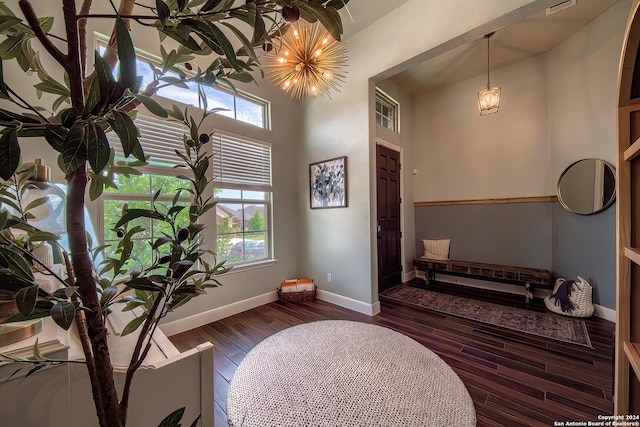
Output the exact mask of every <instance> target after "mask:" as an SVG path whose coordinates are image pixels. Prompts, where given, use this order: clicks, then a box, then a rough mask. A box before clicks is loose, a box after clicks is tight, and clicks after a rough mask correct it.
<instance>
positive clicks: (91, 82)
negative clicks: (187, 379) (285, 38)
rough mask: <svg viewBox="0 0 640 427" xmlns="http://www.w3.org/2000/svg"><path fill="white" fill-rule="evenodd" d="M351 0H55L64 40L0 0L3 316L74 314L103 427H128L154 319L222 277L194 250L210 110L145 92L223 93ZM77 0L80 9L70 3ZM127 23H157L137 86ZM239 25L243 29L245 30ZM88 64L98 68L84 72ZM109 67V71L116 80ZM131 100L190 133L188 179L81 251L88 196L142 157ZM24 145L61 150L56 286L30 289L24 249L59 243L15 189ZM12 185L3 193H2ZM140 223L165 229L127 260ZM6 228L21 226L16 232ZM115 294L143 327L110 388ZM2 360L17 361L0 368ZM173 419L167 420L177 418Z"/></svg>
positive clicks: (205, 202) (131, 170)
mask: <svg viewBox="0 0 640 427" xmlns="http://www.w3.org/2000/svg"><path fill="white" fill-rule="evenodd" d="M347 1H348V0H246V1H244V0H243V1H236V0H155V1H154V2H149V4H147V3H146V2H145V4H138V3H135V2H134V0H121V1H120V4H119V5H118V6H116V5H115V4H114V2H113V1H111V0H110V4H111V6H112V12H111V13H110V14H92V12H91V9H92V1H91V0H83V1H82V2H76V0H60V2H61V15H62V17H63V20H64V22H63V24H64V25H63V27H64V34H53V33H52V28H53V18H51V17H39V16H38V13H37V12H36V10H35V9H34V7H33V6H32V4H31V3H30V2H29V1H28V0H19V1H18V2H17V4H18V6H19V8H20V13H21V14H22V16H23V17H19V16H18V15H17V13H16V12H17V11H14V10H11V8H10V7H8V6H7V5H6V4H5V3H4V2H0V99H2V104H1V105H2V107H3V108H0V128H1V130H0V178H2V179H3V180H5V182H6V185H5V187H3V188H6V189H7V190H6V191H5V190H3V191H2V192H1V194H0V203H2V205H3V209H2V210H0V276H2V277H1V279H2V280H0V297H2V298H3V299H5V300H6V299H13V300H14V301H15V303H16V307H17V308H18V311H19V313H18V314H16V315H15V316H13V317H11V318H9V319H4V321H14V320H24V319H33V318H38V317H44V316H51V317H53V319H54V320H55V321H56V323H57V324H58V325H59V326H61V327H63V328H69V327H70V326H71V324H72V323H74V322H75V324H76V325H77V328H78V333H79V337H80V339H81V342H82V346H83V351H84V355H85V360H86V362H85V364H86V366H87V372H88V375H89V378H90V382H91V386H92V395H93V400H94V403H95V406H96V415H97V419H98V421H99V423H100V425H101V426H123V425H125V424H126V420H127V408H128V402H129V390H130V385H131V381H132V379H133V374H134V373H135V371H136V370H137V369H138V368H139V366H140V365H141V364H142V362H143V360H144V358H145V356H146V353H147V352H148V350H149V347H150V343H151V337H152V335H153V333H154V331H155V330H156V328H157V326H158V322H159V321H160V320H161V319H162V317H164V316H165V315H166V314H167V313H168V312H170V311H171V310H174V309H176V308H178V307H179V306H181V305H183V304H185V303H187V302H188V301H189V300H190V299H192V298H194V297H196V296H198V295H200V294H202V293H204V292H205V289H207V288H209V287H213V286H217V285H219V284H220V283H219V282H218V279H217V276H219V275H221V274H223V273H225V272H226V271H227V268H226V267H225V266H224V265H223V264H220V263H216V262H215V254H212V253H210V252H208V251H207V250H205V249H203V247H204V245H203V234H202V229H203V226H202V224H201V223H200V218H201V216H202V215H203V214H205V213H206V212H207V211H208V210H210V209H212V208H213V206H214V202H213V200H212V197H211V196H212V195H213V190H212V189H211V181H210V178H209V177H208V175H209V174H208V167H209V164H210V155H209V154H206V150H203V149H202V147H203V146H204V145H205V144H207V143H208V140H209V138H210V135H208V134H205V133H202V132H201V131H200V124H201V123H202V119H203V118H204V117H206V115H208V114H211V113H212V111H209V110H208V109H207V106H206V97H204V96H203V95H202V94H201V97H200V98H201V101H202V105H201V106H202V111H200V112H199V113H198V114H197V116H198V117H200V120H199V121H198V120H197V119H195V118H194V117H193V115H192V114H189V111H188V110H184V111H182V110H180V109H179V108H177V107H174V108H171V109H165V108H163V107H162V106H161V105H160V104H159V103H158V102H156V101H155V100H154V98H153V95H154V93H155V92H156V91H157V90H158V89H159V88H162V87H164V86H167V85H184V84H185V83H186V82H195V83H199V84H209V85H211V84H225V85H226V86H227V87H231V88H233V83H232V82H233V81H234V80H235V81H240V82H251V81H253V79H254V76H253V73H254V72H256V71H260V64H259V60H258V56H257V54H256V52H255V51H254V49H256V48H263V49H264V50H265V51H268V50H271V49H272V48H273V46H277V44H278V39H279V38H280V37H281V36H282V35H283V34H284V33H285V32H286V31H287V29H288V27H289V24H290V23H292V22H295V21H296V20H297V19H299V18H301V19H304V20H306V21H308V22H319V23H320V24H321V25H323V26H324V27H325V28H326V29H327V30H328V31H329V33H330V34H331V35H332V36H333V37H334V38H336V39H337V40H339V39H340V35H341V33H342V24H341V20H340V16H339V14H338V10H339V9H340V8H342V7H343V6H345V4H346V3H347ZM76 3H80V8H79V9H78V8H77V5H76ZM89 19H111V20H112V21H113V23H114V29H113V34H112V37H111V39H110V41H109V43H108V45H107V48H106V51H105V52H104V54H103V55H99V54H98V52H95V53H93V54H92V53H90V52H89V51H88V48H87V36H86V28H87V21H88V20H89ZM238 24H240V26H238ZM135 26H144V27H151V28H154V29H155V30H156V31H157V33H158V34H159V38H160V42H161V48H160V55H161V65H160V66H153V67H152V68H153V72H154V79H153V81H152V82H151V83H150V84H149V85H148V86H147V87H145V88H141V87H140V84H141V83H140V82H141V79H140V78H139V77H138V75H137V71H136V53H135V47H134V40H133V39H134V37H133V36H134V35H135V28H134V27H135ZM243 28H249V29H250V31H248V34H245V32H246V30H242V29H243ZM34 40H37V41H38V43H39V45H40V46H42V47H43V48H44V51H45V52H46V54H47V55H48V56H49V58H48V60H47V61H42V60H41V58H40V53H39V52H37V51H36V50H35V49H34V47H33V45H34V43H33V42H34ZM60 46H64V48H61V47H60ZM197 57H203V61H201V62H203V63H205V62H206V63H207V64H208V65H207V66H206V67H204V68H200V67H194V64H195V63H197V62H198V61H197ZM90 59H91V60H92V61H91V60H90ZM7 61H15V62H16V63H17V66H18V67H19V69H20V70H21V71H22V72H23V73H24V74H25V75H27V74H28V75H35V76H37V79H38V82H37V83H36V84H35V85H34V90H35V93H36V95H38V97H40V96H41V95H43V94H47V95H48V96H52V97H53V98H52V99H53V101H52V102H51V105H50V106H49V107H46V108H45V107H41V106H35V105H32V104H31V103H30V102H28V101H27V100H26V99H25V98H26V97H25V96H23V94H21V91H24V87H22V86H20V87H18V86H16V82H19V81H20V78H17V79H14V80H15V81H12V79H10V78H8V77H9V76H8V75H5V73H4V72H3V69H4V64H5V63H6V62H7ZM89 62H93V64H94V69H93V70H92V71H91V72H89V70H88V65H87V64H88V63H89ZM50 63H53V64H54V66H56V67H58V69H57V70H56V72H55V73H53V75H57V74H58V72H59V71H60V70H62V72H63V74H64V79H63V80H62V81H59V79H56V78H55V77H53V75H52V73H50V72H49V71H48V70H47V69H46V67H45V66H44V65H43V64H50ZM185 63H187V64H188V67H187V68H191V69H192V73H189V75H187V73H186V72H185V71H184V69H183V67H182V64H185ZM116 64H118V72H117V74H116V76H114V74H113V71H112V70H114V69H115V68H116ZM194 68H195V69H194ZM176 76H178V77H176ZM12 77H14V76H12ZM6 105H10V107H5V106H6ZM140 105H144V107H146V109H147V110H148V111H150V112H151V113H153V114H155V115H158V116H160V117H163V118H167V119H172V120H175V121H178V122H181V123H183V124H184V125H185V127H186V128H187V129H188V132H187V133H186V134H185V136H184V141H183V142H184V151H182V152H180V153H178V155H179V156H180V157H181V159H182V160H183V163H184V165H183V166H184V167H185V173H184V175H183V176H182V177H181V178H182V179H185V180H186V182H188V183H189V186H188V187H185V188H184V189H180V190H178V191H177V192H176V196H175V197H174V198H173V201H172V202H170V203H161V202H160V201H159V200H158V194H156V195H155V197H154V198H153V202H152V203H151V207H150V208H149V209H139V208H134V207H128V206H127V207H125V208H124V209H123V212H122V216H121V217H120V219H119V220H118V222H117V223H116V224H115V225H114V227H115V228H114V230H116V232H117V233H118V235H119V236H120V237H121V241H120V242H119V243H118V245H117V246H116V247H115V248H110V249H108V248H106V247H104V246H98V247H96V248H91V247H90V243H92V242H89V241H88V239H87V233H86V231H87V230H86V225H85V221H84V207H85V197H86V195H87V193H88V194H89V195H90V197H91V198H94V199H95V198H98V197H101V195H102V193H103V191H104V190H105V188H107V187H115V186H116V184H115V181H114V177H115V176H117V175H118V174H119V175H128V174H129V175H135V174H136V173H139V171H138V169H137V168H138V167H140V166H142V165H144V164H145V162H146V161H147V158H146V156H145V153H144V152H143V149H142V147H141V145H140V141H139V132H138V129H137V128H136V126H135V121H134V119H135V114H136V110H137V108H138V106H140ZM109 132H112V133H114V134H115V135H116V136H117V139H118V140H119V141H120V144H121V146H122V151H123V152H124V155H125V157H126V159H125V160H122V159H116V158H115V156H114V150H113V147H112V146H111V145H110V143H109V139H108V138H107V134H108V133H109ZM24 139H34V140H35V143H48V144H49V145H50V146H51V147H52V148H53V149H54V150H55V151H57V152H58V153H59V156H58V165H59V167H60V169H61V170H62V171H63V172H64V174H65V176H66V180H67V198H66V232H67V235H68V239H69V254H70V258H69V257H67V256H65V260H66V266H67V277H66V278H64V279H63V278H61V277H57V276H54V277H56V279H57V280H58V281H59V282H60V285H61V286H62V288H61V289H60V290H57V291H55V292H48V291H45V290H44V289H42V288H40V287H39V285H38V284H37V283H36V282H35V280H34V277H33V273H32V271H31V268H32V266H33V264H34V263H37V262H38V261H37V260H36V259H35V257H34V256H33V255H32V254H31V251H30V249H31V246H30V245H33V244H35V242H38V241H48V240H50V241H54V242H55V236H53V235H51V234H47V233H46V230H38V229H36V228H34V227H32V226H30V224H29V210H30V209H32V208H34V206H21V204H20V191H21V190H20V188H21V187H20V186H21V184H22V183H24V182H25V180H26V179H27V178H25V177H26V175H24V174H23V172H21V171H20V170H19V169H18V168H19V166H20V164H21V155H20V153H21V150H20V145H21V143H22V141H23V140H24ZM45 141H46V142H45ZM12 186H13V190H11V191H10V190H8V189H9V188H11V187H12ZM181 194H188V195H189V196H190V199H191V202H190V204H189V205H188V206H187V205H185V204H183V203H181V202H180V195H181ZM36 203H43V202H36ZM14 205H15V206H14ZM8 207H10V208H11V209H7V208H8ZM184 212H187V213H188V215H184ZM181 214H182V215H181ZM185 216H188V221H186V223H185V222H184V218H185ZM139 218H148V219H150V220H152V221H157V222H159V223H162V224H163V230H169V231H165V233H164V235H162V236H161V237H158V238H155V240H154V241H153V242H152V250H153V251H154V253H155V257H154V258H153V261H151V262H150V263H149V264H148V265H140V266H136V267H133V266H131V264H130V263H129V259H130V254H131V253H132V248H133V245H134V244H135V243H134V241H135V236H136V235H137V234H138V233H140V232H142V230H141V228H140V227H139V226H136V225H133V221H135V220H136V219H139ZM258 221H259V220H258V219H256V222H258ZM256 226H258V224H256ZM15 230H21V231H22V232H23V233H22V237H19V236H20V233H17V234H16V233H14V231H15ZM25 236H26V237H25ZM99 254H102V255H103V258H104V259H103V261H102V262H97V259H98V258H99V257H98V255H99ZM116 302H123V303H124V304H125V308H124V310H132V309H138V310H141V312H142V314H141V315H139V316H138V317H136V319H135V320H134V321H132V322H131V323H129V325H127V327H126V328H125V329H126V330H125V332H132V331H134V330H138V329H139V330H140V335H139V339H138V342H137V345H136V347H135V349H134V352H133V355H132V358H131V362H130V365H129V368H128V371H127V374H126V383H125V386H124V389H123V392H122V393H121V395H120V396H118V393H117V391H116V387H115V384H114V377H113V368H112V365H111V360H110V352H109V345H108V342H107V338H106V337H107V334H106V333H105V316H106V315H107V314H108V313H109V311H110V310H111V309H112V308H113V304H115V303H116ZM36 348H37V347H36ZM36 352H37V350H36ZM38 354H39V353H38ZM5 362H6V363H25V361H21V360H8V361H6V360H5V361H4V362H0V363H5ZM53 363H57V362H56V361H51V360H49V359H46V358H43V357H35V358H34V359H33V360H31V361H29V362H28V364H29V366H31V367H30V368H29V372H28V374H31V373H33V372H36V371H37V370H38V369H40V368H39V367H41V366H43V365H45V364H53ZM172 415H174V417H173V419H178V415H179V416H181V414H172ZM169 418H171V417H169ZM167 422H168V423H169V424H167V425H173V424H171V423H172V422H173V423H174V424H175V422H174V421H171V420H169V421H167Z"/></svg>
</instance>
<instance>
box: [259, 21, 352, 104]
mask: <svg viewBox="0 0 640 427" xmlns="http://www.w3.org/2000/svg"><path fill="white" fill-rule="evenodd" d="M280 41H281V44H280V46H276V48H275V49H273V51H272V52H271V54H270V55H269V59H268V60H267V61H265V69H266V74H267V76H268V77H269V78H270V79H271V80H273V81H274V82H275V83H276V84H278V85H280V87H281V88H282V89H283V90H284V91H285V92H288V93H289V94H290V95H291V97H292V98H293V97H295V98H298V99H303V98H305V97H315V96H318V95H327V96H330V92H331V91H332V90H336V91H339V88H340V86H341V83H344V79H345V77H346V71H344V67H345V65H346V62H347V61H346V58H347V56H346V55H347V48H346V46H345V44H344V43H340V42H337V41H336V40H335V39H334V38H333V37H331V36H330V35H329V33H328V32H327V31H326V30H325V29H324V28H323V27H322V26H321V25H320V24H318V23H315V24H309V23H307V22H303V21H302V20H299V21H298V22H296V23H295V24H293V25H292V26H291V28H289V31H287V33H286V34H285V35H284V36H282V38H281V40H280Z"/></svg>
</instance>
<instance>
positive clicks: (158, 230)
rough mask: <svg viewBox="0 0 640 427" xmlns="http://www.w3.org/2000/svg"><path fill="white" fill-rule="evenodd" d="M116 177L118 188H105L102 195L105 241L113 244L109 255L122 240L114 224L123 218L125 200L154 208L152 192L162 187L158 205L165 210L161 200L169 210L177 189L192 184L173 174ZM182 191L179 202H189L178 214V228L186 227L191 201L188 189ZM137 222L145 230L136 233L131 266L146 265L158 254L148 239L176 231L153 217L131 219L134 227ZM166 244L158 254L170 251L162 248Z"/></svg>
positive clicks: (145, 207) (132, 203)
mask: <svg viewBox="0 0 640 427" xmlns="http://www.w3.org/2000/svg"><path fill="white" fill-rule="evenodd" d="M116 179H117V184H118V189H117V190H114V189H111V188H109V189H107V190H105V192H104V194H103V197H102V204H103V218H104V230H103V233H104V239H103V241H104V243H105V244H106V245H111V247H110V248H109V249H108V250H107V256H111V255H112V252H113V251H114V250H115V248H116V246H117V245H118V243H119V242H120V240H121V239H120V237H119V236H118V234H117V232H116V231H115V230H113V227H114V225H115V224H116V223H117V222H118V220H119V219H120V216H121V215H122V209H123V207H124V205H125V204H126V205H127V206H128V207H129V208H132V209H133V208H135V209H151V200H152V198H153V195H154V194H155V192H156V191H158V190H160V189H162V194H161V195H160V197H159V198H158V199H157V200H156V208H157V209H159V210H160V211H162V208H159V207H158V204H163V205H164V206H167V210H168V208H169V207H170V206H171V202H172V199H173V196H174V195H175V193H176V191H177V189H178V188H186V186H187V185H189V183H188V182H183V181H182V180H180V179H178V178H176V177H173V176H163V175H155V174H143V175H140V176H136V175H130V176H129V177H125V176H118V177H116ZM182 194H183V195H184V197H181V198H180V199H179V201H178V204H179V205H182V206H186V207H187V209H183V210H182V211H181V212H180V214H179V215H178V228H184V227H186V226H188V225H189V214H188V213H189V209H188V206H189V204H190V201H189V197H188V193H187V192H183V193H182ZM134 226H141V227H142V228H143V229H144V231H143V232H141V233H138V234H136V237H135V242H134V245H135V246H134V249H133V251H132V253H131V257H130V259H131V261H130V265H129V267H136V268H145V267H148V266H149V265H151V263H152V261H153V260H155V258H154V257H155V256H156V254H154V253H153V252H152V250H151V245H150V244H148V243H150V242H151V241H152V240H155V239H157V238H158V237H162V236H163V235H164V233H167V234H169V235H173V232H172V230H171V227H170V225H169V224H167V223H164V222H161V221H151V220H150V219H149V218H138V219H136V220H134V221H131V222H130V223H129V225H128V228H129V229H131V228H132V227H134ZM167 248H168V245H164V246H161V247H160V248H159V251H160V252H159V253H158V254H157V256H160V257H161V256H163V255H170V254H169V253H168V251H167V252H166V253H162V250H163V249H164V250H167ZM109 251H111V252H109Z"/></svg>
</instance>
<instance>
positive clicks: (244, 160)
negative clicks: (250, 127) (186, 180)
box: [213, 133, 271, 191]
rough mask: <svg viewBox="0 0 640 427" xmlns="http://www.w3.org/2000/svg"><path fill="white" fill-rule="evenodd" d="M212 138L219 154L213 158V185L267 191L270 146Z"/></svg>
mask: <svg viewBox="0 0 640 427" xmlns="http://www.w3.org/2000/svg"><path fill="white" fill-rule="evenodd" d="M216 137H217V138H218V139H219V141H218V144H219V145H218V151H219V152H218V153H214V156H213V177H214V178H213V180H214V183H216V184H231V185H242V186H251V187H255V188H259V189H262V190H267V191H268V190H270V188H271V147H270V146H268V145H265V144H260V143H257V142H253V141H247V140H245V139H241V138H237V137H234V136H230V135H224V134H219V133H217V134H215V135H214V138H216ZM214 144H215V143H214ZM215 150H216V147H215V145H214V151H215Z"/></svg>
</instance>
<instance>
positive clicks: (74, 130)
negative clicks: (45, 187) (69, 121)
mask: <svg viewBox="0 0 640 427" xmlns="http://www.w3.org/2000/svg"><path fill="white" fill-rule="evenodd" d="M84 134H85V128H84V126H83V125H82V123H80V122H78V123H75V124H74V125H73V126H71V129H69V133H68V134H67V137H66V138H65V140H64V149H63V150H62V161H63V164H64V170H65V172H66V173H71V172H73V171H74V170H76V169H78V167H80V166H82V165H83V164H84V163H85V162H86V161H87V146H86V144H85V138H84Z"/></svg>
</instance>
